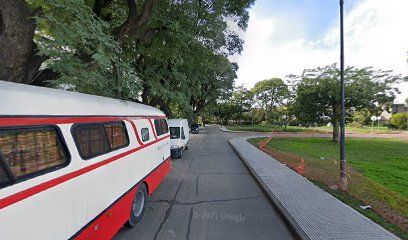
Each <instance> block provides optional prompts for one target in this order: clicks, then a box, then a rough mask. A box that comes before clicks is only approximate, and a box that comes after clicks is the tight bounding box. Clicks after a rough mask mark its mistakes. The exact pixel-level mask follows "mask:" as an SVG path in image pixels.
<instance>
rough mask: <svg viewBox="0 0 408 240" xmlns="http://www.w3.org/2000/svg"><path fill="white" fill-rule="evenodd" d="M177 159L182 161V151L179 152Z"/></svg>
mask: <svg viewBox="0 0 408 240" xmlns="http://www.w3.org/2000/svg"><path fill="white" fill-rule="evenodd" d="M178 158H179V159H182V158H183V150H181V151H180V154H179V157H178Z"/></svg>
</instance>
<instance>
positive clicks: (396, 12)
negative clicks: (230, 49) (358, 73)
mask: <svg viewBox="0 0 408 240" xmlns="http://www.w3.org/2000/svg"><path fill="white" fill-rule="evenodd" d="M407 9H408V1H407V0H360V2H358V3H357V4H355V5H354V6H353V8H352V9H351V11H350V12H349V13H346V16H345V56H346V65H353V66H358V67H366V66H374V67H376V68H381V69H387V70H388V69H389V70H394V71H395V73H401V74H403V75H408V63H407V58H408V56H407V52H408V31H407V23H408V14H407V13H406V10H407ZM250 16H251V18H250V20H249V26H248V30H247V32H246V33H244V35H243V37H244V39H245V46H244V51H243V53H242V55H241V56H238V57H237V56H234V57H233V59H232V60H235V61H237V62H238V64H239V70H238V80H237V84H243V83H244V84H245V85H246V86H247V87H249V88H250V87H252V86H253V85H254V84H255V83H256V82H257V81H260V80H263V79H266V78H271V77H281V78H283V77H285V75H287V74H291V73H293V74H300V73H301V72H302V70H303V69H305V68H314V67H317V66H325V65H328V64H331V63H335V62H338V60H339V44H338V42H339V27H338V21H337V23H336V25H335V26H333V28H332V29H330V30H329V31H327V32H326V33H325V34H323V38H322V39H320V40H317V41H310V40H307V39H304V38H302V37H301V36H302V34H299V35H296V34H293V33H294V31H293V29H296V31H301V30H299V29H301V24H302V23H299V22H294V21H296V19H290V18H289V17H287V19H281V18H282V16H279V17H274V16H270V17H260V16H258V15H257V14H256V12H255V11H251V15H250ZM291 26H293V27H291ZM277 35H278V36H277ZM399 87H400V90H402V92H403V94H402V95H401V96H399V97H398V101H399V102H401V101H402V100H403V99H405V98H407V97H408V84H402V85H400V86H399Z"/></svg>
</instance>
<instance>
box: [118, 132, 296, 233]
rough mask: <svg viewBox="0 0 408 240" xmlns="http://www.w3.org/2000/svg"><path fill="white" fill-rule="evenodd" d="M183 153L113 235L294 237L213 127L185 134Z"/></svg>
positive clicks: (225, 138) (226, 136) (222, 137)
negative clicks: (129, 223) (135, 218)
mask: <svg viewBox="0 0 408 240" xmlns="http://www.w3.org/2000/svg"><path fill="white" fill-rule="evenodd" d="M190 136H191V139H190V145H189V150H187V151H185V152H184V156H183V159H175V160H173V162H172V164H173V168H172V170H171V172H170V174H169V175H168V176H167V177H166V179H165V180H164V181H163V182H162V184H161V185H160V186H159V188H158V189H157V190H156V192H154V193H153V195H152V196H150V197H149V202H148V204H147V206H146V207H147V208H146V212H145V215H144V217H143V219H142V221H141V222H140V223H139V224H138V225H137V226H136V227H135V228H133V229H131V228H126V227H124V228H122V229H121V230H120V231H119V232H118V233H117V235H116V236H115V238H114V239H116V240H119V239H126V240H130V239H149V240H151V239H180V240H181V239H223V240H227V239H234V240H235V239H280V240H285V239H294V237H293V235H291V232H290V230H289V229H288V227H287V226H286V224H285V222H284V221H283V220H282V219H281V217H280V215H279V214H278V213H277V212H276V210H275V209H274V208H273V207H272V205H271V204H270V202H269V201H268V200H267V198H266V197H265V195H264V194H263V192H262V191H261V189H260V187H259V186H258V184H257V183H256V182H255V180H254V179H253V177H252V176H251V174H250V173H249V172H248V170H247V169H246V168H245V166H244V165H243V163H242V162H241V160H240V159H239V158H238V156H237V155H236V154H235V152H234V151H233V149H232V148H231V147H230V146H229V144H228V142H227V138H228V137H230V136H232V135H229V134H225V133H222V132H220V131H219V130H218V127H206V129H205V130H203V131H201V132H200V134H198V135H190Z"/></svg>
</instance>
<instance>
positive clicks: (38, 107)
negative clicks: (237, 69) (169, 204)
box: [0, 81, 171, 240]
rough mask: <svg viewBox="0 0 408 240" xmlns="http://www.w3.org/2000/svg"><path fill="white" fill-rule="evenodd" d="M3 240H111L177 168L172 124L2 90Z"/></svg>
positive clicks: (136, 110)
mask: <svg viewBox="0 0 408 240" xmlns="http://www.w3.org/2000/svg"><path fill="white" fill-rule="evenodd" d="M0 99H1V107H0V226H1V233H0V235H1V239H43V240H44V239H111V238H112V237H113V236H114V235H115V234H116V232H117V231H118V230H119V229H120V228H121V227H122V226H123V225H124V224H125V223H127V225H129V226H131V227H133V226H135V225H136V224H137V223H138V222H139V221H140V220H141V219H142V217H143V213H144V207H145V203H146V198H147V195H151V194H152V193H153V192H154V191H155V189H156V188H157V187H158V185H159V184H160V182H161V181H162V180H163V178H164V177H165V176H166V175H167V174H168V172H169V171H170V168H171V163H170V145H169V143H170V139H169V138H170V137H169V129H168V126H167V120H166V117H165V115H164V114H163V113H162V112H161V111H159V110H158V109H156V108H153V107H149V106H146V105H142V104H137V103H132V102H125V101H121V100H116V99H110V98H104V97H97V96H91V95H86V94H80V93H73V92H67V91H62V90H56V89H48V88H41V87H33V86H28V85H22V84H16V83H8V82H3V81H0Z"/></svg>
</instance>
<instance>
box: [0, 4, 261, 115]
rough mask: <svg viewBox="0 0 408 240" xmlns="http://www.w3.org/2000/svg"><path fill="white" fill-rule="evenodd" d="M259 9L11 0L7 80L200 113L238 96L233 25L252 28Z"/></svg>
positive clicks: (4, 61)
mask: <svg viewBox="0 0 408 240" xmlns="http://www.w3.org/2000/svg"><path fill="white" fill-rule="evenodd" d="M253 3H254V0H244V1H229V0H221V1H201V0H194V1H167V0H157V1H153V0H126V1H118V0H72V1H68V2H67V1H62V0H50V1H46V0H38V1H34V0H26V1H23V0H16V1H15V0H4V1H2V4H1V5H0V23H1V24H0V37H3V36H4V38H2V41H1V42H0V79H3V80H6V81H13V82H22V83H27V84H34V85H49V84H51V85H52V86H55V87H62V86H63V87H64V88H66V89H70V90H74V91H80V92H86V93H91V94H97V95H104V96H110V97H112V96H114V97H118V98H122V99H127V100H133V101H139V99H141V101H142V102H143V103H145V104H149V105H152V106H158V107H160V108H161V109H162V110H163V111H165V112H166V114H167V115H168V116H171V115H172V110H171V108H175V109H183V110H182V111H183V112H190V113H191V114H193V115H197V114H200V113H201V112H202V111H203V109H204V108H205V107H206V106H207V105H208V104H209V103H211V102H215V100H216V99H218V98H219V97H220V95H222V94H224V93H225V92H229V91H231V89H232V86H233V81H234V79H235V77H236V75H235V72H236V70H237V66H236V64H233V63H231V62H229V61H228V58H227V57H228V55H232V54H235V53H240V52H241V51H242V43H243V41H242V39H241V38H240V37H239V36H238V33H237V32H235V31H233V30H231V29H232V28H229V27H228V24H236V25H237V26H238V28H240V29H241V30H245V29H246V27H247V23H248V19H249V13H248V9H249V8H250V6H251V5H252V4H253ZM12 13H13V14H12ZM14 13H16V14H14ZM10 36H13V37H10ZM13 46H18V48H15V47H13ZM11 48H13V49H14V50H13V51H8V50H7V49H11ZM185 109H188V111H187V110H185Z"/></svg>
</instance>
